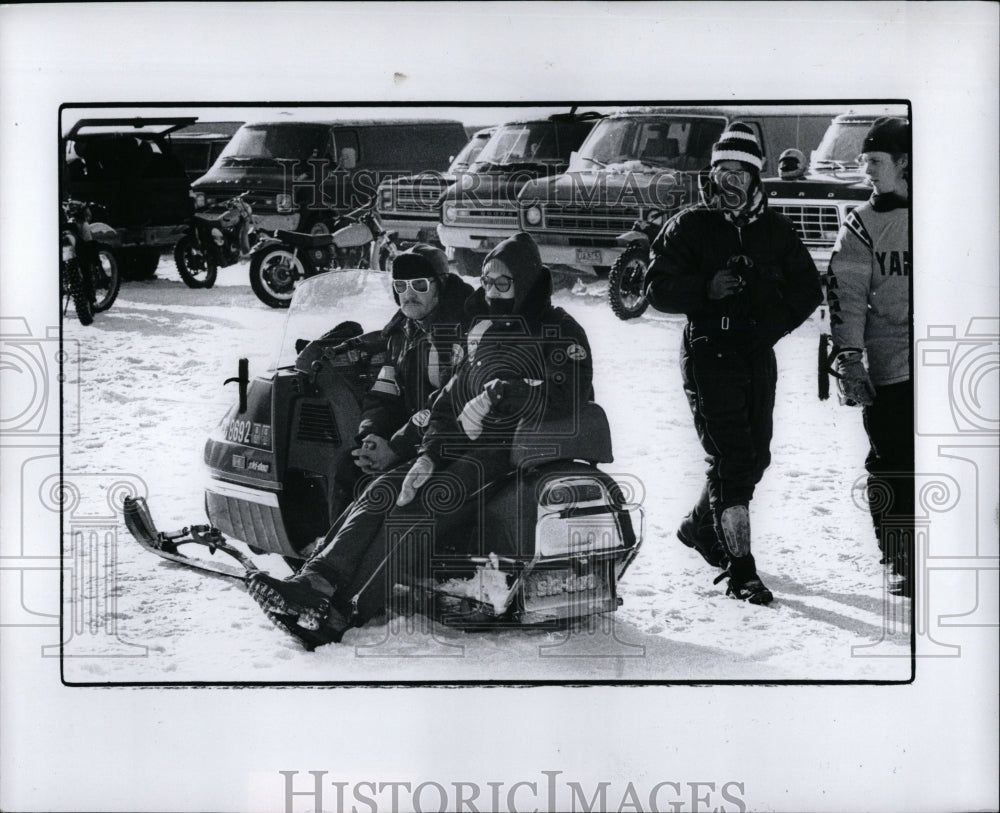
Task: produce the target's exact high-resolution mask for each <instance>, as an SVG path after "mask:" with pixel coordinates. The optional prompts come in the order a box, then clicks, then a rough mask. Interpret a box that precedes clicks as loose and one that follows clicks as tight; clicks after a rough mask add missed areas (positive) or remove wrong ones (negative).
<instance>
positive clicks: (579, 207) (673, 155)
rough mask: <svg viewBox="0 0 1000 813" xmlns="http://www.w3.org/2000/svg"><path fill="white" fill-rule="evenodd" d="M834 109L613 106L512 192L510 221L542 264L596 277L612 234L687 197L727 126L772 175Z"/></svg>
mask: <svg viewBox="0 0 1000 813" xmlns="http://www.w3.org/2000/svg"><path fill="white" fill-rule="evenodd" d="M840 110H842V108H837V107H832V106H808V107H806V106H802V107H799V106H787V105H786V106H782V107H778V106H763V105H761V106H753V107H750V106H742V107H738V106H733V107H708V106H703V105H684V106H669V107H639V108H629V109H625V110H621V111H618V112H616V113H613V114H611V115H609V116H607V117H605V118H604V119H603V120H602V121H600V122H599V123H598V124H597V125H596V126H595V127H594V129H593V131H592V132H591V133H590V135H589V136H588V137H587V140H586V141H585V142H584V143H583V144H582V145H581V146H580V149H579V151H578V152H577V153H575V154H574V155H573V156H572V159H571V161H570V165H569V167H568V169H567V171H566V172H565V173H563V174H561V175H558V176H556V177H552V178H544V179H539V180H536V181H532V182H529V183H528V184H526V185H525V186H524V187H523V188H522V189H521V191H520V193H519V195H518V198H517V200H518V206H517V208H518V212H519V218H520V219H519V226H520V228H521V229H522V230H523V231H526V232H528V233H529V234H531V236H532V237H533V238H534V239H535V242H536V243H537V244H538V249H539V251H540V253H541V256H542V262H544V263H545V264H546V265H548V266H550V267H551V268H553V269H558V270H562V271H568V272H570V273H573V274H583V275H603V274H606V273H607V272H608V270H610V267H611V266H612V265H613V264H614V262H615V260H616V259H617V258H618V256H619V255H620V254H621V253H622V251H623V250H624V247H623V246H621V245H619V244H618V242H617V241H616V237H618V235H620V234H623V233H624V232H627V231H629V230H630V229H631V228H632V224H633V223H634V222H635V221H636V220H638V219H639V217H640V215H645V214H647V213H648V212H650V211H652V210H657V211H660V212H662V213H663V214H664V216H665V217H666V216H669V215H672V214H673V213H675V212H677V211H679V210H680V209H682V208H684V207H686V206H689V205H691V204H692V203H694V202H696V201H697V199H698V183H697V174H698V171H699V170H701V169H704V168H705V167H707V166H708V165H709V163H710V161H711V154H712V145H713V144H715V143H716V142H717V141H718V140H719V136H721V135H722V132H723V130H725V129H726V127H727V126H728V125H729V124H730V123H732V122H735V121H741V122H745V123H746V124H748V125H749V126H750V127H751V128H752V129H753V130H754V132H755V134H756V135H757V138H758V140H759V142H760V145H761V149H762V151H763V154H764V169H763V175H764V176H765V178H766V176H768V175H773V174H776V172H777V166H776V165H777V159H778V156H779V155H780V154H781V153H782V152H783V151H784V150H785V149H787V148H789V147H795V148H797V149H800V150H802V151H803V152H804V153H809V152H810V151H812V149H814V148H815V147H816V145H817V144H818V143H819V140H820V138H821V136H822V135H823V133H824V132H825V131H826V129H827V126H828V125H829V123H830V121H831V119H832V118H833V116H834V115H836V113H837V112H840ZM765 184H766V180H765Z"/></svg>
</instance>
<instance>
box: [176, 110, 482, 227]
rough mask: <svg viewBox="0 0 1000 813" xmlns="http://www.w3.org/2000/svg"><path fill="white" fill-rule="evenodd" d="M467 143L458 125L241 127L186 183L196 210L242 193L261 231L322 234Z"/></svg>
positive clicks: (442, 165) (355, 122)
mask: <svg viewBox="0 0 1000 813" xmlns="http://www.w3.org/2000/svg"><path fill="white" fill-rule="evenodd" d="M466 140H467V138H466V135H465V128H464V127H463V126H462V123H461V122H459V121H450V120H445V119H386V120H374V119H345V120H333V121H296V120H286V121H260V122H252V123H247V124H244V125H243V126H242V127H240V129H239V130H237V132H236V135H234V136H233V139H232V141H230V142H229V144H228V145H227V146H226V148H225V149H224V150H223V151H222V153H221V154H220V155H219V158H218V160H216V162H215V164H213V166H212V168H211V169H210V170H209V171H208V173H206V174H205V175H204V176H202V177H201V178H199V179H198V180H197V181H196V182H195V183H194V184H192V189H193V192H194V195H195V206H196V207H197V208H204V209H207V210H208V211H221V209H222V207H223V205H224V203H225V201H226V200H228V199H229V198H231V197H234V196H235V195H239V194H241V193H243V192H248V193H249V194H248V195H247V198H246V200H247V201H248V202H249V203H250V204H251V205H252V206H253V210H254V216H255V219H256V220H257V225H258V226H259V227H260V228H262V229H264V230H266V231H272V230H275V229H287V230H291V231H299V232H311V233H312V234H328V233H329V232H330V231H331V229H332V226H333V224H334V222H335V221H336V219H337V218H338V217H339V215H341V214H343V213H345V212H347V211H349V210H352V209H355V208H358V207H360V206H363V205H365V204H367V203H368V202H369V201H370V200H371V199H372V198H373V197H374V196H375V191H376V189H377V188H378V186H379V184H380V183H381V182H382V181H383V180H385V179H386V178H393V177H399V176H402V175H412V174H414V173H417V172H422V171H426V170H433V171H438V172H440V171H443V170H444V169H446V168H447V166H448V162H449V158H450V157H451V156H453V155H455V154H456V153H457V152H458V151H459V150H461V149H462V147H463V146H464V145H465V142H466Z"/></svg>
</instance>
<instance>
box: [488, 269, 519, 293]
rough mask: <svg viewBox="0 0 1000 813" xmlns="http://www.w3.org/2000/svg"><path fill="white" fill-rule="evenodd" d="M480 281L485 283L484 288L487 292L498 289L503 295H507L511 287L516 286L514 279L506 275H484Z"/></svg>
mask: <svg viewBox="0 0 1000 813" xmlns="http://www.w3.org/2000/svg"><path fill="white" fill-rule="evenodd" d="M480 279H481V280H482V281H483V288H485V289H486V290H487V291H488V290H489V289H490V288H496V289H497V290H498V291H499V292H500V293H502V294H505V293H507V291H509V290H510V286H511V285H513V284H514V278H513V277H508V276H507V275H506V274H504V275H502V276H499V277H489V276H487V275H486V274H483V275H482V276H481V277H480Z"/></svg>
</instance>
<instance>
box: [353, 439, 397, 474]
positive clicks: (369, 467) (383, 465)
mask: <svg viewBox="0 0 1000 813" xmlns="http://www.w3.org/2000/svg"><path fill="white" fill-rule="evenodd" d="M351 454H352V455H353V456H354V465H355V466H357V467H358V468H359V469H361V471H363V472H364V473H365V474H374V473H375V472H379V471H386V470H387V469H390V468H392V466H393V464H395V463H396V461H397V460H399V455H397V454H396V453H395V452H394V451H393V450H392V447H391V446H389V441H387V440H386V439H385V438H382V437H379V436H378V435H365V437H364V438H363V439H362V441H361V448H360V449H355V450H354V451H352V452H351Z"/></svg>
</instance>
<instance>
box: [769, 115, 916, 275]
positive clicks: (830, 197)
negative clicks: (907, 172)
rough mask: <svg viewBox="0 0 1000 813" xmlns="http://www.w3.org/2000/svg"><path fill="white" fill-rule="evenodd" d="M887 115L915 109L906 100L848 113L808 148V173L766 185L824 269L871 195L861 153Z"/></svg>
mask: <svg viewBox="0 0 1000 813" xmlns="http://www.w3.org/2000/svg"><path fill="white" fill-rule="evenodd" d="M882 116H897V117H899V118H905V119H909V111H908V109H907V107H906V105H902V104H899V105H863V106H858V107H855V108H854V109H852V110H850V111H848V112H845V113H842V114H841V115H839V116H837V117H836V118H834V119H833V121H831V122H830V126H829V127H828V128H827V130H826V132H825V133H824V134H823V138H822V139H821V140H820V143H819V146H817V147H816V149H815V150H813V151H812V153H811V155H810V153H805V154H806V155H810V160H809V170H808V171H807V172H806V174H805V175H804V176H803V177H802V178H799V179H797V180H793V181H782V180H778V179H774V180H772V181H769V182H768V183H766V184H765V191H766V192H767V205H768V206H769V207H771V208H772V209H774V210H775V211H777V212H780V213H781V214H783V215H784V216H785V217H787V218H788V219H789V220H791V221H792V224H793V225H794V226H795V230H796V231H797V232H798V234H799V237H801V238H802V242H803V243H805V246H806V248H807V249H809V253H810V254H811V255H812V258H813V260H814V261H815V263H816V266H817V267H818V268H819V269H820V271H825V270H826V267H827V265H828V264H829V262H830V257H831V255H832V254H833V246H834V243H835V242H836V240H837V234H838V233H839V232H840V227H841V225H842V224H843V222H844V218H846V217H847V215H848V213H850V212H851V210H853V209H855V208H857V207H858V206H860V205H861V204H862V203H864V202H865V201H866V200H868V198H870V197H871V194H872V187H871V184H870V183H869V182H868V178H867V176H866V175H865V173H864V170H863V167H862V166H861V164H860V163H859V161H858V156H859V155H860V153H861V145H862V142H863V141H864V138H865V136H866V135H867V134H868V130H869V129H870V128H871V126H872V124H874V123H875V120H876V119H878V118H880V117H882Z"/></svg>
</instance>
